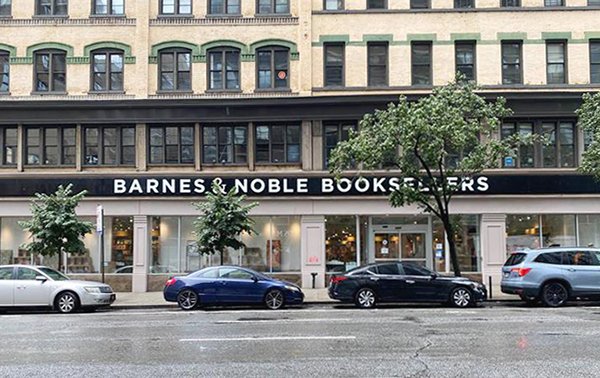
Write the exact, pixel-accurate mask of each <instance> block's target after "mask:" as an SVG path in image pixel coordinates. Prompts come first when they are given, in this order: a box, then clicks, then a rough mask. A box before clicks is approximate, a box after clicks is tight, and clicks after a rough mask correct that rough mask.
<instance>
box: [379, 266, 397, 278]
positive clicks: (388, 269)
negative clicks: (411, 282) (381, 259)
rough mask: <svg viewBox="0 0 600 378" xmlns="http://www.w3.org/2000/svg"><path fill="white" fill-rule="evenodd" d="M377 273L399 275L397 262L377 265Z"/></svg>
mask: <svg viewBox="0 0 600 378" xmlns="http://www.w3.org/2000/svg"><path fill="white" fill-rule="evenodd" d="M377 273H378V274H382V275H386V276H397V275H400V269H398V264H395V263H394V264H381V265H377Z"/></svg>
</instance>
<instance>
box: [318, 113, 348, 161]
mask: <svg viewBox="0 0 600 378" xmlns="http://www.w3.org/2000/svg"><path fill="white" fill-rule="evenodd" d="M323 129H324V131H325V166H326V167H327V166H328V165H329V156H330V155H331V151H332V150H333V149H334V148H336V147H337V145H338V143H340V142H343V141H346V140H348V138H349V135H350V130H356V122H354V121H350V122H324V123H323Z"/></svg>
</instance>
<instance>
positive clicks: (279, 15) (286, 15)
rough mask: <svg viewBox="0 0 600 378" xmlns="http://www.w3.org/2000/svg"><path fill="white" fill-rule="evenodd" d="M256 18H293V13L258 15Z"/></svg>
mask: <svg viewBox="0 0 600 378" xmlns="http://www.w3.org/2000/svg"><path fill="white" fill-rule="evenodd" d="M254 17H256V18H260V17H292V14H291V13H256V14H255V15H254Z"/></svg>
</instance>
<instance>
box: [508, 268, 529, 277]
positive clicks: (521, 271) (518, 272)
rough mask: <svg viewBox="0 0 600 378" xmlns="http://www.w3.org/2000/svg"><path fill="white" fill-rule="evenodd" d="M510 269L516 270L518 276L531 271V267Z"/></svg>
mask: <svg viewBox="0 0 600 378" xmlns="http://www.w3.org/2000/svg"><path fill="white" fill-rule="evenodd" d="M510 271H511V272H517V274H518V275H519V277H523V276H524V275H526V274H527V273H529V272H530V271H531V268H512V269H511V270H510Z"/></svg>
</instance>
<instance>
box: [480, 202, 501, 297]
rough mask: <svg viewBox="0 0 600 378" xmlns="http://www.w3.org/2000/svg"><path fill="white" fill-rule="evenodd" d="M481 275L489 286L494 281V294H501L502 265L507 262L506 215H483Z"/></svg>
mask: <svg viewBox="0 0 600 378" xmlns="http://www.w3.org/2000/svg"><path fill="white" fill-rule="evenodd" d="M481 257H482V261H481V274H482V276H483V281H484V283H485V284H486V285H489V279H490V277H491V279H492V293H493V295H494V296H497V295H499V294H500V281H501V279H502V265H503V264H504V261H505V260H506V214H482V215H481Z"/></svg>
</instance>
